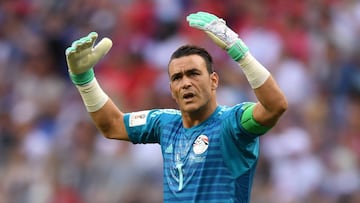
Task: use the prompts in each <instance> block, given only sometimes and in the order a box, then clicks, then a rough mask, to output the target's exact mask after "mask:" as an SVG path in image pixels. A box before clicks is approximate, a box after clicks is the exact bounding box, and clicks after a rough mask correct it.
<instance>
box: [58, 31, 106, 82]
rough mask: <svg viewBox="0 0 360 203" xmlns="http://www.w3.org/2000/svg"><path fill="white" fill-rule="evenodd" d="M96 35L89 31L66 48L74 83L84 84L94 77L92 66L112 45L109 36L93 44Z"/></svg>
mask: <svg viewBox="0 0 360 203" xmlns="http://www.w3.org/2000/svg"><path fill="white" fill-rule="evenodd" d="M97 37H98V34H97V33H96V32H91V33H89V34H88V35H87V36H86V37H83V38H81V39H79V40H76V41H74V42H73V43H72V45H71V47H69V48H67V49H66V53H65V54H66V61H67V64H68V68H69V74H70V78H71V80H72V82H73V83H74V84H76V85H84V84H87V83H89V82H90V81H92V80H93V79H94V70H93V67H94V66H95V64H96V63H97V62H98V61H99V60H100V59H101V58H102V57H103V56H105V54H107V52H108V51H109V50H110V48H111V47H112V41H111V40H110V39H109V38H103V39H102V40H101V41H100V42H99V43H98V44H97V45H96V46H94V44H95V41H96V39H97Z"/></svg>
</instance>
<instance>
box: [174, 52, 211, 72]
mask: <svg viewBox="0 0 360 203" xmlns="http://www.w3.org/2000/svg"><path fill="white" fill-rule="evenodd" d="M190 55H198V56H200V57H201V58H203V59H204V61H205V64H206V69H207V71H208V72H209V74H211V73H213V72H214V69H213V60H212V57H211V55H210V54H209V52H207V51H206V50H205V49H204V48H202V47H198V46H195V45H184V46H181V47H179V48H178V49H177V50H175V51H174V53H173V54H172V55H171V57H170V62H171V61H172V60H173V59H176V58H181V57H183V56H190Z"/></svg>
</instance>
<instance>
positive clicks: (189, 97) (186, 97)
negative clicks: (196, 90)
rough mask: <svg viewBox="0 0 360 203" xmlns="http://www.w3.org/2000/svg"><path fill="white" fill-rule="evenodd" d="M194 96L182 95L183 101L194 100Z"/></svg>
mask: <svg viewBox="0 0 360 203" xmlns="http://www.w3.org/2000/svg"><path fill="white" fill-rule="evenodd" d="M194 96H195V95H194V94H193V93H185V94H184V95H183V99H185V100H190V99H192V98H194Z"/></svg>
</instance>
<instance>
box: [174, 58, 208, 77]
mask: <svg viewBox="0 0 360 203" xmlns="http://www.w3.org/2000/svg"><path fill="white" fill-rule="evenodd" d="M190 69H198V70H203V71H205V70H206V63H205V61H204V59H203V58H202V57H201V56H199V55H196V54H194V55H189V56H183V57H180V58H175V59H172V60H171V62H170V63H169V75H172V74H173V73H178V72H183V71H186V70H190Z"/></svg>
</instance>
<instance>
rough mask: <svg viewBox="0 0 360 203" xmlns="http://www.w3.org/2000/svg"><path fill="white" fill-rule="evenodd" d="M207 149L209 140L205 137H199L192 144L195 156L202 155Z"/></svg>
mask: <svg viewBox="0 0 360 203" xmlns="http://www.w3.org/2000/svg"><path fill="white" fill-rule="evenodd" d="M208 147H209V138H208V137H207V136H206V135H199V137H197V138H196V140H195V142H194V144H193V151H194V153H195V154H202V153H204V152H205V151H206V150H207V148H208Z"/></svg>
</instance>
